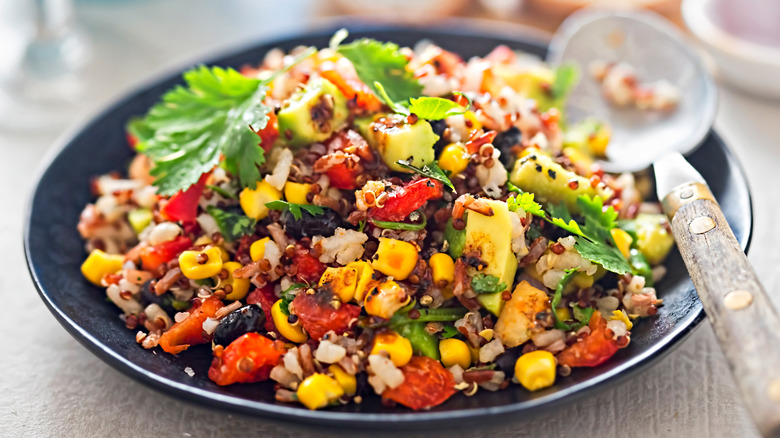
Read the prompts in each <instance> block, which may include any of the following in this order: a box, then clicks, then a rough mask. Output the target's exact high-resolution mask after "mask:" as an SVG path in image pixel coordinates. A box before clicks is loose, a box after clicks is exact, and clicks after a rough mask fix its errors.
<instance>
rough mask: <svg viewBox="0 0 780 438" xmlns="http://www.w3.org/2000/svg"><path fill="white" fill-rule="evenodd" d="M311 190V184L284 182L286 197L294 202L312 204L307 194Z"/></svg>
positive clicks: (288, 200)
mask: <svg viewBox="0 0 780 438" xmlns="http://www.w3.org/2000/svg"><path fill="white" fill-rule="evenodd" d="M310 191H311V184H304V183H296V182H292V181H287V182H286V183H285V184H284V199H286V200H287V202H292V203H293V204H310V202H309V201H307V200H306V195H308V194H309V192H310Z"/></svg>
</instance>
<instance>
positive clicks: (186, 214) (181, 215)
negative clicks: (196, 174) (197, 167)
mask: <svg viewBox="0 0 780 438" xmlns="http://www.w3.org/2000/svg"><path fill="white" fill-rule="evenodd" d="M207 178H208V174H207V173H204V174H203V175H201V177H200V179H199V180H198V182H196V183H195V184H193V185H191V186H190V188H188V189H187V190H184V191H179V192H178V193H176V194H175V195H173V196H171V197H170V198H169V199H168V200H167V201H160V204H161V205H162V207H161V208H160V215H161V216H162V217H163V218H164V219H166V220H169V221H181V222H192V221H194V220H195V218H196V217H198V201H200V197H201V195H203V190H204V189H205V188H206V179H207Z"/></svg>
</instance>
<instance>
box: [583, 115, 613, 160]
mask: <svg viewBox="0 0 780 438" xmlns="http://www.w3.org/2000/svg"><path fill="white" fill-rule="evenodd" d="M611 135H612V130H611V129H610V128H609V125H607V124H606V123H600V124H599V127H598V129H597V130H596V132H594V133H592V134H591V135H589V136H588V148H589V149H590V151H591V152H592V153H593V155H596V156H599V157H604V156H606V155H607V146H608V145H609V138H610V136H611Z"/></svg>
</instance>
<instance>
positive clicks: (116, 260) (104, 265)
mask: <svg viewBox="0 0 780 438" xmlns="http://www.w3.org/2000/svg"><path fill="white" fill-rule="evenodd" d="M124 260H125V258H124V256H121V255H119V254H106V253H105V252H103V251H101V250H99V249H93V250H92V252H91V253H89V256H88V257H87V259H86V260H84V263H82V264H81V273H82V274H84V277H85V278H86V279H87V280H89V282H90V283H92V284H95V285H97V286H102V284H101V283H100V282H101V280H103V277H104V276H105V275H106V274H113V273H115V272H117V271H119V270H120V269H122V263H124Z"/></svg>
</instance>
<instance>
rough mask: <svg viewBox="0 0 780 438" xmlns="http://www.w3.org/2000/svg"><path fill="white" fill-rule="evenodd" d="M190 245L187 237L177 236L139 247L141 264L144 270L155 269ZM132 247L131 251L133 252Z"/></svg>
mask: <svg viewBox="0 0 780 438" xmlns="http://www.w3.org/2000/svg"><path fill="white" fill-rule="evenodd" d="M191 246H192V240H190V238H189V237H185V236H179V237H177V238H175V239H173V240H169V241H167V242H163V243H161V244H159V245H155V246H146V247H143V248H141V249H140V257H141V266H142V267H143V268H144V270H145V271H156V270H157V268H159V267H160V265H162V264H163V263H168V262H169V261H171V260H173V259H174V258H175V257H176V256H178V255H179V254H181V252H182V251H184V250H185V249H188V248H189V247H191ZM134 249H135V248H134ZM134 249H133V250H131V252H133V253H135V251H134ZM129 255H130V253H128V256H129Z"/></svg>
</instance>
